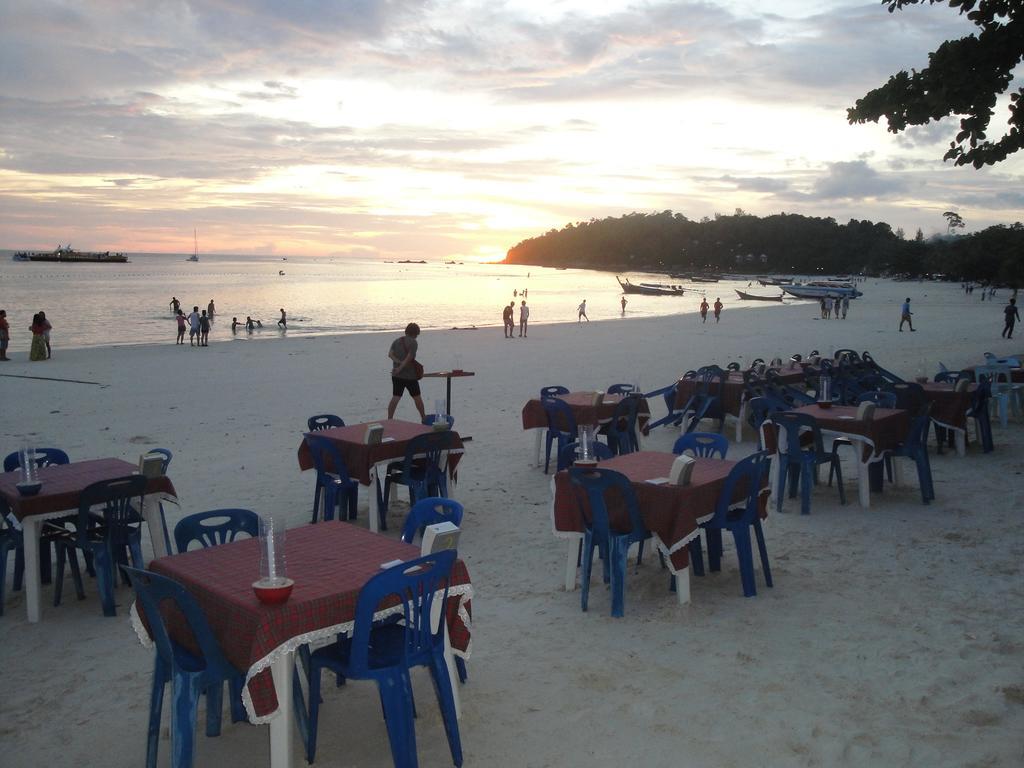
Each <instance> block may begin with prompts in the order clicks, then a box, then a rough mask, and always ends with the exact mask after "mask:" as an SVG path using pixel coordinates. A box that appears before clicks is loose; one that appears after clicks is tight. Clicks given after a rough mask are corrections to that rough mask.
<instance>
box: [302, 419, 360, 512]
mask: <svg viewBox="0 0 1024 768" xmlns="http://www.w3.org/2000/svg"><path fill="white" fill-rule="evenodd" d="M306 445H308V446H309V454H310V456H312V458H313V467H314V468H315V469H316V488H315V489H314V491H313V519H312V520H311V521H310V522H312V523H315V522H316V521H317V519H318V518H320V494H321V493H322V494H323V499H324V506H323V510H324V511H323V519H324V520H333V519H334V510H335V509H336V508H338V509H339V518H338V519H339V520H340V519H345V518H344V517H342V516H341V515H340V509H344V505H345V504H347V505H348V515H347V519H349V520H355V519H356V508H357V505H358V503H359V481H358V480H353V479H352V478H351V477H349V475H348V468H347V467H346V466H345V460H344V459H343V458H342V457H341V452H340V451H339V450H338V449H337V448H336V447H335V446H334V444H333V443H331V441H330V440H327V439H326V438H323V437H316V435H315V433H309V434H307V435H306Z"/></svg>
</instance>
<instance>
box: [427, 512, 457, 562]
mask: <svg viewBox="0 0 1024 768" xmlns="http://www.w3.org/2000/svg"><path fill="white" fill-rule="evenodd" d="M458 548H459V527H458V526H457V525H455V523H453V522H451V521H450V520H445V521H444V522H443V523H434V524H433V525H428V526H427V527H426V528H424V529H423V541H421V542H420V555H421V556H422V555H431V554H433V553H434V552H442V551H444V550H446V549H458Z"/></svg>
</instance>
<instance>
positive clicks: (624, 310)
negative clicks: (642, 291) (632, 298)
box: [622, 296, 626, 317]
mask: <svg viewBox="0 0 1024 768" xmlns="http://www.w3.org/2000/svg"><path fill="white" fill-rule="evenodd" d="M622 316H623V317H625V316H626V297H625V296H623V297H622Z"/></svg>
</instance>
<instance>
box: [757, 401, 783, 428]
mask: <svg viewBox="0 0 1024 768" xmlns="http://www.w3.org/2000/svg"><path fill="white" fill-rule="evenodd" d="M786 408H787V404H786V403H785V402H784V401H781V400H777V399H776V398H775V397H773V396H771V395H762V396H760V397H752V398H751V399H750V400H748V401H747V413H748V414H749V417H748V419H747V422H748V423H749V424H750V426H751V427H753V428H754V429H760V428H761V425H762V424H763V423H764V420H765V419H767V418H768V416H769V415H771V414H773V413H778V412H780V411H784V410H786Z"/></svg>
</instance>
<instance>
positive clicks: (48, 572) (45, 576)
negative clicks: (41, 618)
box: [4, 448, 92, 592]
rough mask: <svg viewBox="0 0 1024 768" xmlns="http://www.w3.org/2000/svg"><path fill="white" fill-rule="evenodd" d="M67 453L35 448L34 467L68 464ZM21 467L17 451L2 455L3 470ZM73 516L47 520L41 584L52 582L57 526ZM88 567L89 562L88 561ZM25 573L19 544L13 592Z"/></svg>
mask: <svg viewBox="0 0 1024 768" xmlns="http://www.w3.org/2000/svg"><path fill="white" fill-rule="evenodd" d="M70 463H71V460H70V459H69V458H68V455H67V454H66V453H65V452H64V451H62V450H61V449H60V448H36V468H37V469H40V468H42V467H49V466H51V465H54V464H70ZM16 469H21V454H19V453H18V452H17V451H14V453H10V454H8V455H7V456H5V457H4V472H13V471H14V470H16ZM74 520H75V516H74V515H71V516H66V517H60V518H57V519H55V520H47V521H46V525H44V526H43V528H42V532H41V534H40V537H39V577H40V580H41V582H42V583H43V584H50V583H52V582H53V558H52V557H51V551H52V547H51V545H52V544H53V542H54V536H55V535H57V536H59V535H61V533H60V531H59V530H55V529H59V528H64V527H66V526H67V524H68V523H71V522H74ZM90 567H92V566H91V563H90ZM24 575H25V550H24V548H23V547H22V546H21V545H20V544H19V545H18V546H17V548H16V549H15V550H14V583H13V584H12V585H11V586H12V588H13V589H14V591H15V592H18V591H19V590H21V586H22V582H23V580H24Z"/></svg>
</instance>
